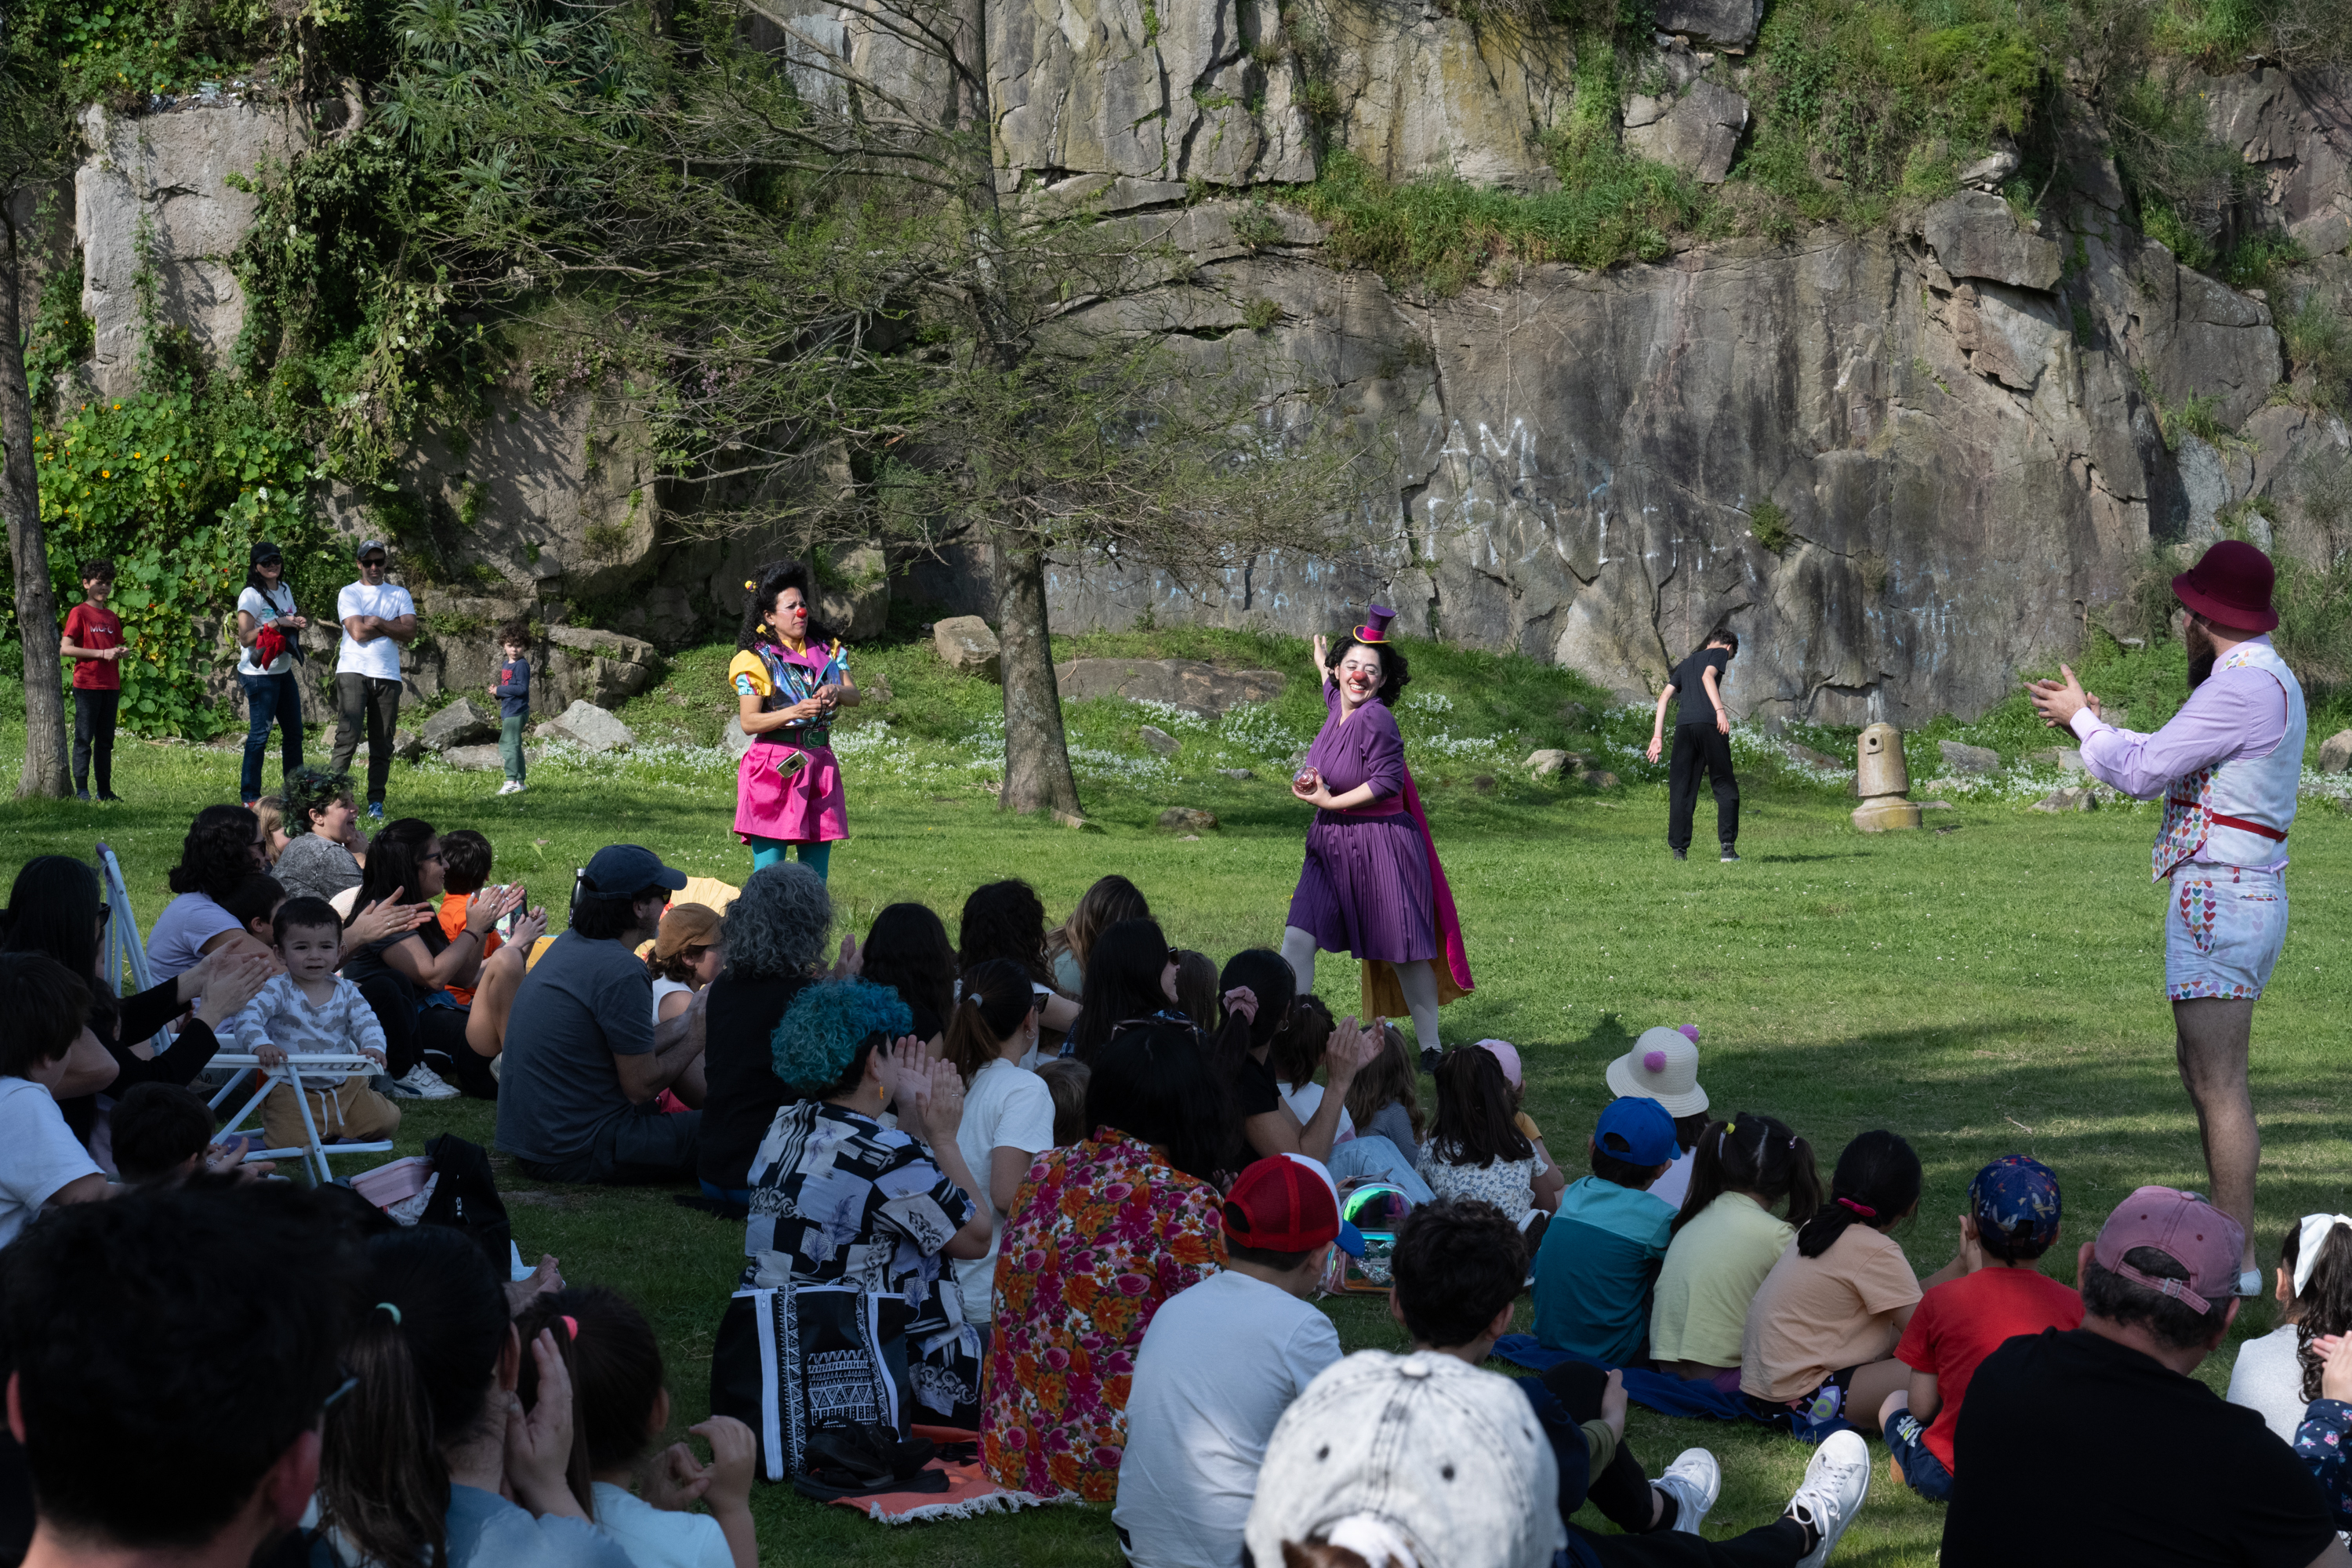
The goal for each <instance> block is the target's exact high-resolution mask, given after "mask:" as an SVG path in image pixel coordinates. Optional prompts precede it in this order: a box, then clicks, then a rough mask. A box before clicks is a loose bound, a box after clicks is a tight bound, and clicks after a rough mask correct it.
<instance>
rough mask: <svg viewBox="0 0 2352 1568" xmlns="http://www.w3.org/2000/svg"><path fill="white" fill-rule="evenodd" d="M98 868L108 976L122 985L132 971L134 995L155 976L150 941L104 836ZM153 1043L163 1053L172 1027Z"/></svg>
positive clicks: (158, 1053)
mask: <svg viewBox="0 0 2352 1568" xmlns="http://www.w3.org/2000/svg"><path fill="white" fill-rule="evenodd" d="M98 870H99V879H100V883H101V884H102V885H103V886H102V890H103V891H104V893H105V895H106V908H107V917H106V977H107V979H108V980H109V981H110V982H112V983H113V984H115V985H116V986H117V987H121V984H122V977H123V975H124V974H126V973H127V974H129V975H130V976H131V986H130V989H129V990H128V991H125V992H124V993H123V994H125V995H134V996H135V995H137V994H139V993H140V992H142V991H144V990H147V989H148V988H149V987H151V986H152V985H153V984H155V979H154V974H153V972H152V971H151V970H150V969H149V968H148V967H147V945H146V943H144V942H141V941H140V940H139V922H138V921H137V920H136V919H134V918H133V917H132V916H131V893H130V890H129V889H126V888H125V887H124V886H123V885H122V863H121V861H119V860H117V859H116V858H114V851H113V850H112V849H111V848H110V847H108V845H107V843H106V841H105V840H104V839H100V840H99V845H98ZM152 1044H153V1046H154V1047H155V1051H156V1054H157V1055H159V1056H160V1055H161V1054H162V1053H163V1051H164V1050H166V1049H168V1048H169V1047H170V1046H171V1044H172V1036H171V1033H170V1031H168V1030H164V1031H161V1032H159V1033H157V1035H156V1036H155V1037H154V1039H153V1041H152Z"/></svg>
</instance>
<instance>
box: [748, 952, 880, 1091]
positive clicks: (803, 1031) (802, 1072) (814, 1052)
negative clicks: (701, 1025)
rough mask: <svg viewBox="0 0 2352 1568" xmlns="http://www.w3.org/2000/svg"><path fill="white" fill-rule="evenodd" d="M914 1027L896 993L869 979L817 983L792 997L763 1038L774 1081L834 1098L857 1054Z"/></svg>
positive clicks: (857, 1058)
mask: <svg viewBox="0 0 2352 1568" xmlns="http://www.w3.org/2000/svg"><path fill="white" fill-rule="evenodd" d="M914 1027H915V1016H914V1014H912V1013H911V1012H909V1011H908V1008H907V1004H906V1003H905V1002H904V1001H903V1000H901V999H900V997H899V995H898V992H896V991H895V990H893V989H891V988H890V987H889V986H887V985H877V984H874V983H873V982H872V981H870V980H859V979H856V978H854V977H853V978H851V979H847V980H820V981H818V982H817V983H816V984H814V985H812V986H810V987H808V989H806V990H804V991H803V992H802V993H801V994H799V995H798V996H795V997H793V1005H792V1006H791V1007H789V1008H788V1009H786V1010H785V1013H784V1016H783V1018H782V1021H781V1022H780V1023H778V1024H777V1025H776V1032H775V1033H774V1034H772V1035H771V1036H769V1037H768V1050H769V1052H770V1054H771V1055H772V1056H773V1057H774V1058H775V1064H776V1077H777V1078H779V1079H782V1080H783V1081H784V1082H785V1083H787V1084H790V1085H791V1086H792V1087H793V1088H794V1089H798V1090H800V1091H801V1092H802V1093H803V1094H807V1095H815V1096H824V1095H829V1094H838V1093H840V1092H841V1091H842V1090H843V1089H846V1088H849V1087H851V1086H850V1085H849V1084H847V1083H845V1081H844V1080H845V1079H846V1077H847V1075H848V1073H849V1070H850V1069H851V1068H854V1067H862V1064H861V1062H860V1060H859V1056H860V1050H861V1047H864V1046H865V1045H866V1043H867V1042H868V1041H869V1040H873V1039H876V1038H877V1037H880V1038H884V1039H896V1038H898V1037H899V1036H901V1035H905V1034H908V1033H911V1032H912V1031H913V1029H914Z"/></svg>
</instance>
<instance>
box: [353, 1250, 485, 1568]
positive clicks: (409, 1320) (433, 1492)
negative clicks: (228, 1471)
mask: <svg viewBox="0 0 2352 1568" xmlns="http://www.w3.org/2000/svg"><path fill="white" fill-rule="evenodd" d="M360 1300H363V1301H372V1302H373V1303H374V1305H373V1306H371V1307H370V1308H369V1309H368V1310H367V1312H366V1313H365V1314H364V1315H363V1316H362V1318H361V1320H360V1325H359V1329H358V1331H356V1332H355V1333H353V1334H352V1340H351V1343H350V1345H349V1347H348V1348H347V1349H346V1350H345V1351H344V1352H343V1359H344V1363H345V1364H346V1365H348V1366H349V1367H350V1368H351V1370H352V1375H354V1376H355V1377H357V1378H358V1380H359V1384H358V1386H357V1387H355V1388H353V1389H352V1392H351V1393H350V1394H347V1395H345V1396H344V1397H343V1398H342V1399H341V1400H339V1401H337V1402H336V1403H335V1404H334V1405H332V1406H331V1407H330V1408H329V1410H328V1412H327V1424H326V1436H325V1442H324V1445H323V1446H322V1447H321V1449H320V1456H319V1500H320V1521H321V1522H322V1523H325V1524H328V1525H331V1526H332V1527H333V1528H334V1529H336V1530H337V1531H341V1533H342V1535H343V1536H344V1537H345V1538H346V1539H347V1540H348V1541H349V1542H351V1543H352V1547H353V1548H354V1549H355V1552H356V1554H357V1555H359V1556H361V1557H363V1558H366V1559H369V1560H371V1561H373V1563H377V1564H379V1565H380V1568H436V1564H439V1563H444V1562H446V1560H447V1557H448V1545H449V1541H448V1523H447V1521H448V1513H449V1465H448V1461H447V1460H446V1458H444V1457H443V1454H442V1450H443V1449H444V1448H445V1447H447V1446H448V1445H450V1444H453V1443H456V1442H459V1441H461V1440H462V1439H464V1438H465V1437H466V1436H467V1434H469V1433H470V1432H472V1431H473V1430H474V1428H475V1426H476V1425H477V1424H478V1423H479V1422H480V1420H481V1419H482V1414H483V1411H484V1408H485V1407H486V1405H487V1404H488V1391H489V1385H490V1382H491V1380H492V1379H493V1378H494V1377H496V1376H497V1375H498V1365H499V1352H501V1351H503V1350H504V1349H505V1347H506V1342H507V1333H508V1322H507V1303H506V1293H505V1291H504V1290H503V1289H500V1287H499V1280H498V1278H497V1276H496V1275H494V1274H493V1273H492V1272H491V1271H490V1266H489V1263H488V1259H487V1258H484V1256H483V1254H482V1252H481V1249H480V1248H478V1247H476V1246H475V1245H474V1244H473V1242H472V1241H470V1240H468V1239H467V1237H464V1236H462V1235H460V1234H458V1233H457V1231H454V1230H450V1229H448V1228H446V1227H445V1226H416V1227H415V1228H414V1229H409V1230H401V1231H395V1232H394V1233H392V1234H390V1235H386V1236H381V1237H377V1238H375V1240H373V1241H372V1242H370V1243H369V1244H368V1249H367V1282H366V1285H365V1287H364V1288H363V1290H362V1294H361V1297H360Z"/></svg>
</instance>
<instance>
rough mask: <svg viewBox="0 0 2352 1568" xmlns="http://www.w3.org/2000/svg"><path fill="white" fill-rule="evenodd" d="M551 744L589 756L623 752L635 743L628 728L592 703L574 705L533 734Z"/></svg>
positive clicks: (635, 740)
mask: <svg viewBox="0 0 2352 1568" xmlns="http://www.w3.org/2000/svg"><path fill="white" fill-rule="evenodd" d="M537 732H538V733H539V734H540V735H541V737H542V738H544V739H547V740H551V741H569V742H572V744H574V745H576V746H579V747H582V748H583V749H584V750H587V751H591V752H625V751H627V750H628V749H629V748H630V747H631V746H634V745H635V744H636V743H637V737H636V735H635V732H634V731H631V730H630V728H629V727H628V726H627V725H626V724H624V723H622V722H621V721H619V720H618V719H615V718H614V717H613V715H612V714H610V713H608V712H606V711H605V710H604V709H602V708H599V707H597V706H596V705H595V704H594V703H593V702H584V701H583V702H574V703H573V704H572V706H571V707H569V708H566V709H565V710H563V711H562V712H561V713H559V714H557V715H556V716H555V717H554V718H552V719H550V720H549V721H547V722H546V723H544V724H541V726H540V727H539V730H538V731H537Z"/></svg>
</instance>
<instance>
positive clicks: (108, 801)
mask: <svg viewBox="0 0 2352 1568" xmlns="http://www.w3.org/2000/svg"><path fill="white" fill-rule="evenodd" d="M98 798H99V800H100V803H101V804H103V805H121V804H122V797H121V795H117V794H115V793H114V792H113V791H112V790H105V791H102V792H100V795H99V797H98Z"/></svg>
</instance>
